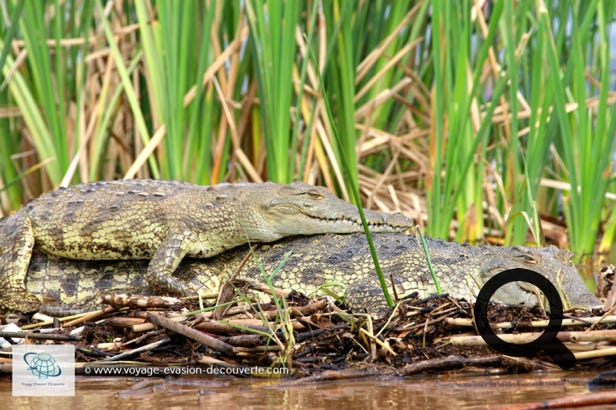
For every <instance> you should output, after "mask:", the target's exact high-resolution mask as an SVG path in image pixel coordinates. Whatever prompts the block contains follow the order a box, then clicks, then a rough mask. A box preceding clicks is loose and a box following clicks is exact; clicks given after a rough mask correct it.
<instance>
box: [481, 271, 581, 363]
mask: <svg viewBox="0 0 616 410" xmlns="http://www.w3.org/2000/svg"><path fill="white" fill-rule="evenodd" d="M511 282H528V283H530V284H533V285H535V286H536V287H538V288H539V290H541V291H542V292H543V294H544V295H545V297H546V298H547V300H548V302H549V304H550V322H549V323H548V326H547V328H546V329H545V331H544V332H543V333H542V334H541V336H539V337H538V338H537V339H535V340H533V341H532V342H529V343H521V344H516V343H509V342H506V341H504V340H503V339H501V338H500V337H498V336H497V335H496V333H494V331H493V330H492V328H491V327H490V323H489V322H488V303H489V302H490V298H491V297H492V295H494V293H495V292H496V291H497V290H498V289H499V288H500V287H501V286H503V285H506V284H507V283H511ZM474 314H475V325H476V326H477V330H478V331H479V334H480V335H481V337H482V338H483V340H484V341H485V342H486V343H487V344H488V346H490V347H491V348H492V349H494V350H496V351H497V352H499V353H502V354H506V355H509V356H515V357H532V356H535V355H536V354H537V353H539V351H541V350H543V351H544V352H545V353H546V354H548V355H549V356H550V357H551V358H552V360H554V361H555V362H556V364H557V365H558V366H560V367H561V368H562V369H564V370H566V369H569V368H571V367H573V365H574V364H575V356H574V355H573V353H571V351H570V350H569V349H567V347H566V346H565V345H564V344H563V343H562V342H561V341H560V340H558V339H557V338H556V335H557V334H558V331H559V330H560V325H561V323H562V320H563V303H562V301H561V300H560V295H559V294H558V291H557V290H556V288H555V287H554V285H553V284H552V283H551V282H550V281H549V280H548V279H547V278H546V277H545V276H543V275H541V274H540V273H537V272H535V271H532V270H529V269H523V268H516V269H509V270H506V271H503V272H501V273H499V274H497V275H495V276H494V277H492V278H491V279H490V280H489V281H487V282H486V284H485V285H483V287H482V288H481V290H480V291H479V295H478V296H477V302H476V303H475V309H474Z"/></svg>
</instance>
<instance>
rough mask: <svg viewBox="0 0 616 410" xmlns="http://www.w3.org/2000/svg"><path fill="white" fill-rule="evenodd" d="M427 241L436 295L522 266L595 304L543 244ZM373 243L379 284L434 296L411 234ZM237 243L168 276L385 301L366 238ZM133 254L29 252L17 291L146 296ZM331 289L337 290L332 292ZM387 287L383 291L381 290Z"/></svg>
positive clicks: (69, 296) (525, 294) (82, 299)
mask: <svg viewBox="0 0 616 410" xmlns="http://www.w3.org/2000/svg"><path fill="white" fill-rule="evenodd" d="M426 239H427V245H428V250H429V252H430V257H431V260H432V263H433V265H434V268H435V270H436V275H437V277H438V279H439V282H440V285H441V288H442V290H443V291H444V292H447V293H449V294H450V295H451V296H454V297H457V298H465V299H467V300H473V299H474V297H475V296H476V295H477V293H478V289H479V287H480V286H481V285H483V284H484V283H485V282H486V281H487V280H489V279H490V278H491V277H493V276H494V275H495V274H497V273H499V272H501V271H503V270H506V269H511V268H527V269H531V270H534V271H536V272H538V273H540V274H542V275H544V276H546V277H547V278H548V279H549V280H550V281H551V282H552V283H554V284H555V285H556V286H557V288H560V289H562V293H563V294H564V295H565V296H566V298H567V299H568V300H565V302H569V303H566V305H573V306H580V307H584V308H589V307H598V306H600V305H601V302H600V301H599V299H597V298H596V297H595V296H593V295H592V294H591V293H590V292H589V291H588V289H587V288H586V286H585V285H584V283H583V282H582V280H581V279H580V277H579V275H578V273H577V270H576V269H575V266H574V265H573V263H572V262H571V256H572V254H571V253H570V252H568V251H564V250H559V249H557V248H555V247H553V246H552V247H549V248H525V247H519V246H516V247H496V246H470V245H460V244H456V243H451V242H444V241H442V240H436V239H430V238H426ZM374 242H375V246H376V248H377V252H378V256H379V261H380V264H381V267H382V269H383V273H384V275H385V277H386V278H387V281H388V282H390V281H393V283H395V288H396V294H397V295H398V296H399V297H400V298H402V297H404V296H406V295H408V294H410V293H411V292H415V291H417V292H419V293H420V294H421V295H428V294H430V293H435V287H434V283H433V280H432V277H431V275H430V273H429V270H428V268H427V264H426V261H425V255H424V253H423V250H422V247H421V245H420V244H419V243H418V240H417V238H416V237H415V236H407V235H396V234H375V235H374ZM248 252H249V250H248V249H247V248H246V247H241V248H237V249H234V250H230V251H227V252H225V253H223V254H221V255H218V256H216V257H213V258H209V259H191V258H185V259H184V260H183V261H182V263H181V264H180V266H179V267H178V270H177V272H176V275H177V278H178V280H182V281H185V283H186V284H187V286H188V287H189V288H190V289H192V290H193V292H194V293H195V294H197V292H218V290H219V287H220V285H221V284H222V283H224V282H225V281H227V280H228V279H229V278H231V277H232V276H233V275H234V273H236V272H235V271H236V270H237V269H238V268H239V267H241V269H239V273H237V274H236V276H235V277H234V278H235V279H241V280H248V281H253V282H263V276H262V273H261V272H262V271H261V268H260V266H259V265H261V266H262V268H263V270H264V271H265V272H267V273H268V274H270V275H271V274H272V273H274V272H276V274H275V275H274V276H273V285H274V286H276V287H279V288H282V289H286V290H291V289H292V290H296V291H300V292H302V293H305V294H310V293H312V292H315V291H317V290H318V289H319V288H320V287H322V286H327V285H330V286H334V287H339V288H340V287H344V288H346V290H345V291H344V292H343V293H344V300H345V303H346V304H347V306H349V307H350V308H351V309H352V310H353V311H355V312H361V311H367V312H369V313H372V314H374V315H377V316H378V315H379V314H380V313H382V312H383V311H384V308H385V302H384V298H383V293H382V290H381V289H380V287H379V282H378V280H377V277H376V274H375V273H374V266H373V262H372V258H371V256H370V252H369V249H368V246H367V243H366V239H365V237H364V235H362V234H352V235H317V236H311V237H296V238H287V239H283V240H281V241H278V242H276V243H274V244H267V245H261V246H260V247H259V248H258V249H257V250H256V251H254V255H252V256H250V257H249V258H248V259H247V261H245V263H244V264H242V262H243V260H244V259H245V256H246V255H247V253H248ZM146 269H147V262H143V261H119V262H112V261H109V262H107V261H104V262H103V261H88V262H86V261H74V260H68V259H58V258H53V257H47V256H45V255H35V257H34V258H33V260H32V263H31V265H30V268H29V271H28V282H27V288H28V290H29V291H30V292H32V293H34V294H36V295H37V296H38V297H39V298H40V299H41V301H42V302H44V303H45V304H48V305H55V306H62V307H65V308H67V309H68V308H86V307H91V306H92V305H96V304H97V303H98V299H99V298H100V296H101V295H102V294H104V293H109V292H118V293H126V292H128V293H136V294H148V293H150V291H149V289H148V287H147V284H146V283H144V280H143V277H142V275H143V274H144V273H145V272H146ZM339 290H340V289H339ZM390 291H391V289H390ZM493 300H495V301H500V302H503V303H507V304H520V303H523V304H526V305H531V306H532V305H535V304H536V302H537V299H536V295H535V294H534V293H533V292H532V291H531V290H529V289H528V288H527V287H525V284H524V283H523V282H515V283H511V284H508V285H506V286H504V287H502V288H501V289H500V290H499V291H498V292H497V293H496V294H495V296H494V297H493Z"/></svg>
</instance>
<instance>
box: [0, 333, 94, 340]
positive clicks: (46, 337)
mask: <svg viewBox="0 0 616 410" xmlns="http://www.w3.org/2000/svg"><path fill="white" fill-rule="evenodd" d="M0 337H10V338H20V339H24V338H29V339H37V340H58V341H79V340H82V339H83V337H82V336H78V335H59V334H55V333H33V332H0Z"/></svg>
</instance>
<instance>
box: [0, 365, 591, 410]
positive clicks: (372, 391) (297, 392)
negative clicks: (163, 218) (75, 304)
mask: <svg viewBox="0 0 616 410" xmlns="http://www.w3.org/2000/svg"><path fill="white" fill-rule="evenodd" d="M592 376H594V374H591V373H576V372H547V373H540V372H535V373H532V374H526V375H504V376H472V377H470V376H460V375H456V376H430V375H423V376H419V377H414V378H405V379H388V380H379V379H378V378H369V379H360V380H341V381H329V382H320V383H311V384H304V385H285V384H284V382H281V381H280V380H262V379H255V378H226V377H225V378H223V377H219V378H203V377H200V378H166V379H160V378H100V377H86V376H77V380H76V385H75V390H76V393H75V396H74V397H13V396H12V395H11V388H12V387H11V377H10V375H9V376H3V377H1V378H0V396H1V397H2V401H1V402H0V408H2V409H38V408H53V409H58V410H60V409H73V408H74V409H106V408H109V409H111V408H122V409H135V408H144V407H152V408H166V409H180V408H218V409H227V408H237V407H242V408H250V409H270V408H293V409H302V408H323V409H330V408H333V409H347V408H349V409H350V408H352V409H376V408H394V409H396V408H417V409H422V408H430V409H434V408H443V409H448V408H456V409H483V408H493V407H495V406H503V405H507V404H513V403H527V402H536V401H543V400H548V399H554V398H561V397H566V396H575V395H582V394H588V393H589V392H588V390H587V389H586V386H585V384H586V382H587V381H588V379H589V378H591V377H592Z"/></svg>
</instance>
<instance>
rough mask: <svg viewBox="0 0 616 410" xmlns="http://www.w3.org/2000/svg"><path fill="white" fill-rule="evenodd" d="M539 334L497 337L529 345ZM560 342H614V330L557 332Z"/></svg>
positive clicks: (471, 340) (462, 341) (475, 342)
mask: <svg viewBox="0 0 616 410" xmlns="http://www.w3.org/2000/svg"><path fill="white" fill-rule="evenodd" d="M541 334H542V333H541V332H525V333H516V334H499V335H498V337H499V338H501V339H502V340H503V341H505V342H509V343H529V342H531V341H533V340H535V339H537V338H538V337H539V336H540V335H541ZM557 338H558V340H560V341H561V342H573V343H577V342H616V330H593V331H590V332H559V333H558V335H557ZM437 341H443V342H445V341H448V342H449V343H451V344H452V345H457V346H483V345H485V344H486V343H485V342H484V341H483V338H482V337H481V336H474V335H473V336H450V337H443V338H441V339H439V340H437Z"/></svg>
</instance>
